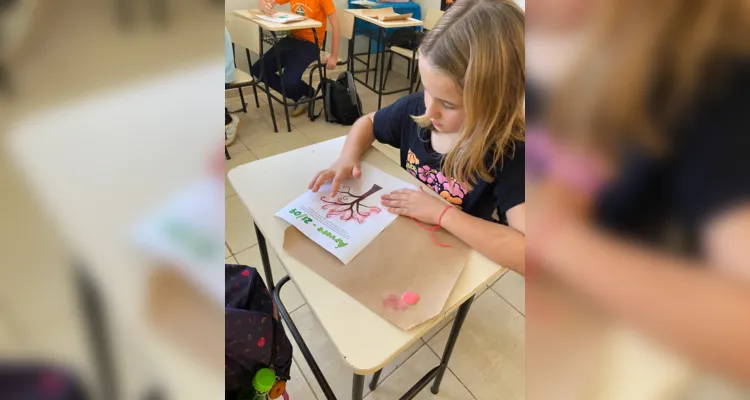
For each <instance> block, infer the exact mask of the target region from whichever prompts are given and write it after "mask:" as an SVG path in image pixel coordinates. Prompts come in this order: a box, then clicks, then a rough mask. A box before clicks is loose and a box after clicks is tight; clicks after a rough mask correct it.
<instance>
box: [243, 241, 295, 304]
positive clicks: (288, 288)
mask: <svg viewBox="0 0 750 400" xmlns="http://www.w3.org/2000/svg"><path fill="white" fill-rule="evenodd" d="M234 258H235V259H236V260H237V264H242V265H248V266H250V267H254V268H255V269H257V270H258V272H259V273H260V274H261V276H262V277H263V281H265V280H266V276H265V272H264V271H263V262H262V260H261V257H260V249H259V248H258V246H257V245H255V246H253V247H251V248H249V249H247V250H244V251H242V252H240V253H238V254H235V255H234ZM268 258H269V259H270V260H271V273H272V274H273V280H274V283H276V282H278V281H279V280H280V279H281V278H283V277H284V276H285V275H286V271H285V270H284V267H282V266H281V261H279V258H278V257H277V256H276V253H274V251H273V249H268ZM281 301H282V302H283V303H284V307H286V309H287V311H289V312H292V311H294V310H296V309H298V308H300V307H302V305H304V304H305V299H304V298H303V297H302V295H301V294H300V293H299V290H297V287H296V286H295V285H294V281H292V282H289V283H287V284H286V285H284V289H283V290H282V291H281Z"/></svg>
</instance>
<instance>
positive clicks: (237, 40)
mask: <svg viewBox="0 0 750 400" xmlns="http://www.w3.org/2000/svg"><path fill="white" fill-rule="evenodd" d="M224 24H225V26H226V27H227V30H228V31H229V36H230V37H231V38H232V43H234V44H236V45H239V46H241V47H244V48H246V49H248V50H250V51H251V52H253V53H255V54H259V53H260V44H259V43H260V42H259V36H258V25H256V24H254V23H252V22H250V21H248V20H246V19H244V18H242V17H239V16H237V15H234V14H231V13H227V14H225V18H224Z"/></svg>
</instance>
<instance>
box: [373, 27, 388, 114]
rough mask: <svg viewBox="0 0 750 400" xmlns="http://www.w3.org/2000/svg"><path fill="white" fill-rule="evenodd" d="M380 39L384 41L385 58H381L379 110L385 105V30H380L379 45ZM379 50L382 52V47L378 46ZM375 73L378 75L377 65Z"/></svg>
mask: <svg viewBox="0 0 750 400" xmlns="http://www.w3.org/2000/svg"><path fill="white" fill-rule="evenodd" d="M380 39H382V40H383V57H380V86H378V87H379V88H380V90H378V110H380V106H381V104H382V103H383V90H384V89H383V75H385V74H384V73H383V72H384V71H385V43H386V37H385V29H384V28H380V29H379V30H378V43H380ZM378 50H380V45H379V44H378ZM375 63H377V59H375ZM375 73H376V74H377V73H378V66H377V65H375Z"/></svg>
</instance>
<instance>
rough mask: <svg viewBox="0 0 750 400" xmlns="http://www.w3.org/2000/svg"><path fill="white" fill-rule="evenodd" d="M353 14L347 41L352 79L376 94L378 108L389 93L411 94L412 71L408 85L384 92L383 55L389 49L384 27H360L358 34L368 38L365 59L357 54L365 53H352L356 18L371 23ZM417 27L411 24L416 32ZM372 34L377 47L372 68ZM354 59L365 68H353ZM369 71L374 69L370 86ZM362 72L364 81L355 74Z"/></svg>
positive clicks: (355, 32)
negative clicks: (381, 46) (374, 36)
mask: <svg viewBox="0 0 750 400" xmlns="http://www.w3.org/2000/svg"><path fill="white" fill-rule="evenodd" d="M353 15H354V18H355V23H354V27H353V28H352V40H350V41H349V54H350V56H349V66H348V70H349V72H350V73H351V74H352V76H353V77H354V80H356V81H357V82H359V83H361V84H363V85H364V86H365V87H366V88H368V89H370V90H371V91H372V92H373V93H375V94H377V95H378V110H380V108H381V107H382V104H383V96H385V95H389V94H396V93H401V92H407V91H408V92H409V94H411V93H412V92H413V91H414V90H413V89H414V74H413V73H412V74H411V76H410V77H409V86H408V87H405V88H403V89H395V90H391V91H387V92H386V91H385V81H384V79H383V76H384V75H385V74H386V71H385V55H386V53H387V52H389V51H390V50H388V49H386V43H387V40H388V38H387V37H386V34H385V30H386V28H384V27H382V26H378V29H362V28H360V29H359V32H360V33H361V35H360V36H365V37H367V38H368V40H369V45H368V51H367V53H366V54H367V61H364V60H362V59H361V58H359V57H358V56H363V55H365V53H354V42H355V41H356V39H357V31H358V30H357V23H356V19H359V20H362V21H365V22H368V23H371V22H369V21H366V20H364V19H362V18H360V17H359V16H358V15H357V14H354V13H353ZM419 27H420V26H413V27H411V28H412V29H414V31H415V32H416V30H417V28H419ZM376 31H377V33H375V32H376ZM373 34H374V35H376V38H375V39H376V40H377V47H376V49H375V67H374V68H370V56H371V55H372V39H373V38H372V35H373ZM381 43H382V45H383V51H382V54H381V52H380V45H381ZM416 51H417V50H414V52H415V53H416ZM391 57H392V56H391ZM413 58H416V56H414V57H413ZM355 61H359V62H361V63H362V64H365V65H366V68H365V69H360V70H355V69H354V62H355ZM378 63H379V64H380V81H378ZM410 69H411V68H410ZM370 71H374V72H375V76H374V77H373V82H372V86H370V83H369V82H370ZM362 72H364V73H365V80H364V81H362V79H360V78H359V77H357V74H358V73H362ZM375 84H378V87H377V88H376V87H375Z"/></svg>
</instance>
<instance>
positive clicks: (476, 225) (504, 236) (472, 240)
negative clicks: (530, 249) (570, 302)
mask: <svg viewBox="0 0 750 400" xmlns="http://www.w3.org/2000/svg"><path fill="white" fill-rule="evenodd" d="M524 208H525V205H524V204H521V205H518V206H516V207H513V208H512V209H511V210H509V211H508V213H507V214H508V222H509V223H510V224H511V226H513V225H514V221H513V219H512V218H511V214H513V215H515V216H516V218H515V220H516V221H517V223H520V222H521V221H522V218H521V217H522V214H523V213H524V212H525V211H524ZM441 225H442V227H443V228H445V229H446V230H447V231H449V232H450V233H452V234H453V235H454V236H456V237H457V238H459V239H461V240H462V241H463V242H464V243H466V244H467V245H468V246H469V247H471V248H473V249H474V250H476V251H478V252H480V253H482V254H483V255H484V256H485V257H487V258H489V259H490V260H492V261H494V262H496V263H498V264H500V265H502V266H503V267H506V268H510V269H512V270H513V271H515V272H517V273H519V274H521V275H525V272H526V268H525V262H524V259H525V247H526V237H525V236H524V234H523V233H522V231H523V228H522V227H521V226H519V225H516V226H513V227H508V226H505V225H502V224H498V223H495V222H489V221H485V220H483V219H481V218H477V217H473V216H471V215H469V214H467V213H465V212H462V211H459V210H456V209H452V210H448V212H446V213H445V215H444V216H443V220H442V224H441Z"/></svg>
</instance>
